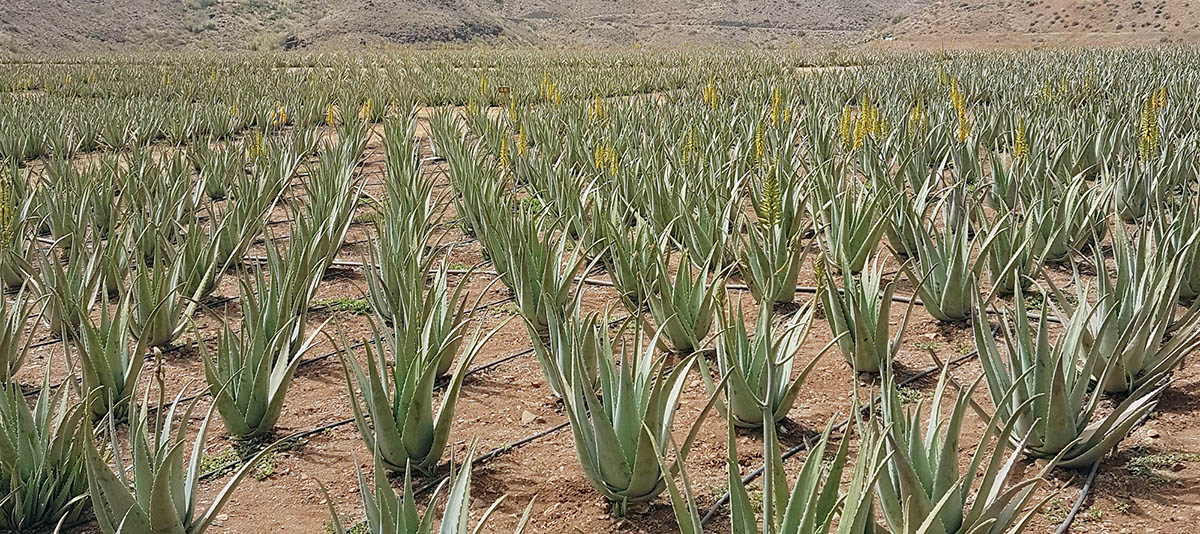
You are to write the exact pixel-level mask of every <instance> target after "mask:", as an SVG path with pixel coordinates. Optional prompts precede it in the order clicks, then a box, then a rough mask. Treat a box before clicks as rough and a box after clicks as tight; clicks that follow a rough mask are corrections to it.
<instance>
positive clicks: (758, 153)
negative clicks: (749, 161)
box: [754, 124, 767, 166]
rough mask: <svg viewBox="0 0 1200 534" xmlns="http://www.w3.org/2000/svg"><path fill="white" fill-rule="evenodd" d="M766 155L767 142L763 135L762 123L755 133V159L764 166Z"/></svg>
mask: <svg viewBox="0 0 1200 534" xmlns="http://www.w3.org/2000/svg"><path fill="white" fill-rule="evenodd" d="M766 155H767V143H766V139H765V138H764V136H763V129H762V125H761V124H760V125H759V126H758V131H757V132H755V134H754V156H755V158H754V160H755V161H757V162H758V165H759V166H762V164H763V159H764V158H766Z"/></svg>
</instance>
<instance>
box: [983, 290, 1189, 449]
mask: <svg viewBox="0 0 1200 534" xmlns="http://www.w3.org/2000/svg"><path fill="white" fill-rule="evenodd" d="M980 306H981V308H982V304H981V305H980ZM1100 312H1101V307H1100V306H1095V305H1088V304H1086V303H1080V304H1079V305H1078V306H1076V308H1075V313H1073V314H1072V315H1071V317H1070V318H1069V320H1068V322H1067V324H1066V327H1065V331H1064V332H1063V334H1062V335H1061V336H1060V337H1059V338H1058V340H1057V342H1053V341H1051V332H1050V330H1051V329H1050V327H1049V317H1051V314H1052V313H1055V314H1056V315H1058V316H1061V314H1058V313H1057V310H1056V309H1054V307H1052V306H1051V305H1050V303H1049V301H1048V300H1044V301H1043V302H1042V306H1041V310H1040V314H1041V319H1039V320H1038V324H1037V329H1036V330H1034V329H1033V328H1032V327H1031V325H1030V320H1029V310H1028V308H1027V307H1026V305H1025V300H1024V299H1023V298H1022V291H1021V289H1020V288H1019V287H1018V288H1017V290H1016V295H1015V297H1014V299H1013V308H1012V309H1010V310H1006V313H1005V314H1004V317H1005V321H1003V322H1002V324H1003V325H1004V326H1003V328H1002V329H1001V331H1002V332H1003V338H1004V347H1005V350H1004V355H1003V356H1002V355H1001V351H1000V348H999V347H998V346H997V344H996V340H995V338H993V336H992V331H991V328H990V327H989V326H988V324H987V320H986V317H987V315H986V314H985V313H983V312H982V309H981V310H980V313H979V314H977V315H976V318H975V321H974V323H973V324H974V332H975V346H976V347H978V349H979V359H980V361H981V362H983V372H984V373H983V374H984V376H985V377H986V378H987V385H988V392H989V393H990V394H991V397H992V401H993V404H994V405H995V406H996V416H997V417H999V418H1000V419H1001V420H1004V421H1014V422H1015V424H1014V425H1012V432H1013V433H1012V434H1011V435H1009V439H1010V441H1011V442H1012V443H1018V442H1020V441H1021V440H1022V439H1025V453H1026V454H1028V455H1030V456H1033V457H1037V458H1058V459H1059V460H1058V466H1059V467H1064V468H1068V469H1070V468H1077V467H1085V466H1088V465H1091V464H1093V463H1095V462H1096V461H1098V460H1099V459H1100V458H1101V457H1102V456H1103V455H1104V454H1106V453H1108V451H1110V450H1112V448H1113V447H1114V446H1116V444H1117V443H1118V442H1120V441H1121V440H1122V439H1124V438H1125V436H1127V435H1128V434H1129V432H1130V430H1132V428H1133V425H1135V424H1137V422H1138V421H1139V420H1140V419H1141V418H1142V416H1144V415H1145V414H1147V413H1149V412H1150V410H1153V409H1154V407H1155V405H1156V404H1157V398H1158V395H1159V394H1160V393H1162V391H1163V389H1164V388H1166V384H1158V383H1145V384H1143V385H1142V386H1140V387H1139V388H1138V389H1137V390H1136V391H1133V392H1131V393H1130V395H1128V396H1127V397H1125V398H1124V399H1122V400H1120V401H1119V402H1118V403H1117V405H1116V406H1115V407H1114V408H1113V410H1112V411H1110V412H1107V413H1106V414H1104V413H1101V412H1099V411H1098V408H1099V407H1100V402H1101V400H1102V398H1103V395H1101V391H1100V390H1098V389H1093V388H1092V387H1091V386H1092V383H1091V382H1092V377H1093V376H1096V377H1097V379H1098V381H1099V383H1100V384H1104V383H1107V382H1108V381H1109V379H1110V375H1112V374H1113V373H1115V372H1119V368H1118V366H1117V363H1119V361H1120V360H1119V359H1116V358H1113V359H1109V360H1107V361H1105V359H1104V355H1103V354H1102V353H1101V352H1100V351H1099V350H1098V346H1097V345H1096V344H1094V343H1093V344H1091V345H1090V346H1088V343H1086V341H1085V338H1086V336H1088V327H1089V324H1090V323H1091V322H1092V319H1093V317H1094V316H1095V314H1097V313H1100ZM1113 319H1114V316H1113V315H1112V314H1111V312H1109V315H1108V316H1107V317H1102V318H1100V327H1101V328H1104V329H1107V328H1112V323H1113ZM1009 323H1012V324H1013V327H1010V326H1009ZM1025 436H1028V438H1026V437H1025Z"/></svg>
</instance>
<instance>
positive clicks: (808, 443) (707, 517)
mask: <svg viewBox="0 0 1200 534" xmlns="http://www.w3.org/2000/svg"><path fill="white" fill-rule="evenodd" d="M978 355H979V351H972V352H970V353H967V354H964V355H962V356H959V357H958V358H955V359H953V360H951V361H950V362H949V363H947V364H946V366H951V365H958V364H960V363H962V362H965V361H967V360H969V359H972V358H974V357H976V356H978ZM940 370H942V366H940V365H935V366H933V367H930V368H928V369H925V370H924V371H921V372H919V373H917V374H915V375H912V376H910V377H908V378H906V379H904V380H903V381H902V382H900V383H899V384H897V386H899V387H903V386H906V385H908V384H911V383H913V382H916V381H917V380H920V379H922V378H925V377H927V376H929V375H931V374H933V373H936V372H938V371H940ZM877 398H878V397H877ZM872 405H873V404H866V405H863V406H859V408H858V410H859V411H860V412H861V411H864V410H868V409H870V407H871V406H872ZM849 423H850V421H849V420H846V421H842V422H841V423H838V424H836V425H834V426H833V430H837V431H841V430H842V429H843V428H845V427H846V425H848V424H849ZM815 443H816V439H815V438H810V439H808V440H805V441H803V442H801V443H800V444H799V445H796V446H795V447H792V448H791V449H789V450H787V451H786V452H784V453H783V454H782V455H781V458H782V459H784V460H787V459H788V458H791V457H792V456H795V455H797V454H799V453H800V451H803V450H806V449H808V448H810V447H812V446H813V444H815ZM765 467H766V466H765V464H764V465H763V466H762V467H759V468H758V469H755V470H754V471H751V472H750V473H749V474H747V475H746V476H744V477H742V484H749V483H750V482H752V481H754V480H755V479H757V478H758V477H760V476H762V473H763V469H764V468H765ZM729 497H730V494H729V492H728V491H726V492H725V494H724V495H722V496H721V498H720V499H718V500H717V502H716V503H714V504H713V505H712V506H711V507H709V509H708V511H707V512H705V514H704V517H703V518H702V519H701V520H700V524H705V523H708V522H709V521H711V520H712V519H713V518H714V517H716V515H717V512H719V511H721V508H723V507H724V506H725V504H727V503H728V502H729Z"/></svg>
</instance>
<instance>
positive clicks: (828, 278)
mask: <svg viewBox="0 0 1200 534" xmlns="http://www.w3.org/2000/svg"><path fill="white" fill-rule="evenodd" d="M818 261H822V260H818ZM818 270H823V271H824V274H825V280H824V283H823V284H821V292H820V294H819V295H818V298H820V299H821V305H822V306H823V307H824V310H825V319H826V321H828V322H829V330H830V332H831V333H833V335H834V336H835V337H836V338H837V346H838V349H839V350H840V351H841V353H842V356H843V357H844V358H846V362H847V363H849V364H850V365H851V367H853V368H854V370H855V371H857V372H860V373H877V372H879V370H880V369H881V368H883V367H886V366H888V365H889V364H890V363H891V360H892V357H893V356H895V355H896V352H897V351H898V350H899V349H900V340H901V339H902V338H903V336H904V330H905V328H906V327H907V326H908V317H909V314H910V313H911V312H912V308H913V303H911V302H910V303H909V306H908V308H907V309H906V310H905V312H904V319H903V320H902V321H901V323H900V328H899V329H897V331H896V335H895V336H894V337H893V336H890V335H889V334H890V332H891V326H890V325H891V311H892V296H893V295H895V293H896V281H895V280H890V281H888V282H886V283H885V282H884V281H883V262H882V261H881V258H880V257H879V256H875V258H874V259H873V260H871V261H870V262H869V264H868V265H865V266H864V268H863V270H862V272H861V274H860V276H859V278H858V279H855V278H854V276H853V275H851V274H850V269H849V268H848V267H844V268H842V269H841V272H842V287H841V288H839V287H838V286H837V283H836V282H835V280H834V278H833V275H832V274H831V273H830V272H829V271H828V269H818Z"/></svg>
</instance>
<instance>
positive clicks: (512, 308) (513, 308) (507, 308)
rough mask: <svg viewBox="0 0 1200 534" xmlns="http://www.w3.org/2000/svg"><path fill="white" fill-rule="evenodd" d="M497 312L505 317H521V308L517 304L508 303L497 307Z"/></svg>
mask: <svg viewBox="0 0 1200 534" xmlns="http://www.w3.org/2000/svg"><path fill="white" fill-rule="evenodd" d="M496 311H497V312H498V313H502V314H505V315H521V307H520V306H517V303H516V302H506V303H504V304H501V305H499V306H496Z"/></svg>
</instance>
